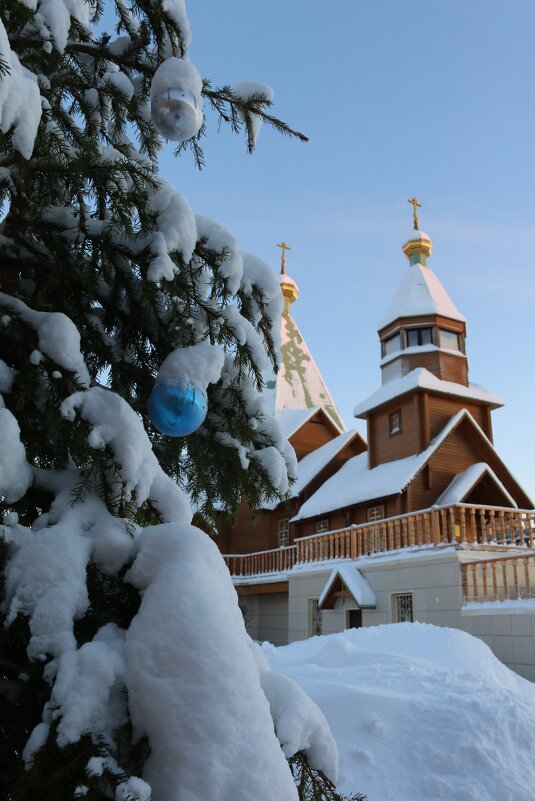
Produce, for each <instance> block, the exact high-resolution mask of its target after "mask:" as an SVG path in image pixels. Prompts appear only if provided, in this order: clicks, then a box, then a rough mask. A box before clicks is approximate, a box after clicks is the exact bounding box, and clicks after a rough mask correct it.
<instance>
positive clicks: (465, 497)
mask: <svg viewBox="0 0 535 801" xmlns="http://www.w3.org/2000/svg"><path fill="white" fill-rule="evenodd" d="M457 503H475V504H479V505H482V506H511V507H514V508H516V507H517V504H516V503H515V500H514V498H513V497H512V495H510V494H509V492H508V491H507V490H506V488H505V487H504V485H503V484H502V482H501V481H500V479H499V478H498V476H497V475H496V473H495V472H494V470H492V468H491V467H489V465H488V464H486V463H485V462H478V463H477V464H473V465H470V467H468V468H467V469H466V470H464V471H463V472H462V473H459V474H458V475H456V476H455V478H454V479H453V481H452V482H451V483H450V484H449V486H448V487H447V488H446V489H445V490H444V492H443V493H442V495H441V496H440V498H439V499H438V501H437V505H438V506H449V505H451V504H457Z"/></svg>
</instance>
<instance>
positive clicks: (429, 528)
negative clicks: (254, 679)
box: [224, 504, 535, 576]
mask: <svg viewBox="0 0 535 801" xmlns="http://www.w3.org/2000/svg"><path fill="white" fill-rule="evenodd" d="M534 536H535V511H533V510H529V511H526V510H522V509H509V508H505V507H498V506H478V505H476V504H457V505H455V506H446V507H440V508H438V507H433V508H431V509H423V510H422V511H419V512H413V513H411V514H405V515H398V516H397V517H390V518H386V519H385V520H378V521H376V522H373V523H363V524H361V525H352V526H349V527H348V528H344V529H339V530H337V531H327V532H323V533H321V534H312V535H311V536H309V537H301V538H300V539H298V540H296V544H295V545H290V546H289V547H286V548H277V549H275V550H271V551H261V552H258V553H251V554H242V555H240V554H238V555H236V554H231V555H225V557H224V558H225V561H226V563H227V565H228V568H229V570H230V572H231V574H232V575H233V576H256V575H262V574H269V573H279V572H285V571H287V570H290V568H292V567H294V566H295V565H299V564H310V563H313V562H323V561H326V560H327V561H328V560H332V559H358V558H359V557H361V556H370V555H372V554H375V553H382V552H385V551H397V550H400V549H403V548H410V547H421V546H438V545H441V544H456V545H468V546H469V545H472V546H473V545H475V544H478V545H480V546H484V547H485V548H488V549H490V550H494V549H498V550H499V549H500V548H503V547H507V548H509V549H511V548H512V549H516V548H521V549H525V548H533V547H534Z"/></svg>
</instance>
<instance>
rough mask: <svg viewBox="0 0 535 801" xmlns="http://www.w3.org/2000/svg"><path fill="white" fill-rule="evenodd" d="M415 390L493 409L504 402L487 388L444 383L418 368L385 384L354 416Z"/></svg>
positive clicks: (367, 399)
mask: <svg viewBox="0 0 535 801" xmlns="http://www.w3.org/2000/svg"><path fill="white" fill-rule="evenodd" d="M415 389H427V390H432V391H434V392H438V393H440V394H443V395H455V396H456V397H458V398H459V397H460V398H467V399H469V400H475V401H483V402H484V403H488V404H489V405H490V406H491V408H493V409H496V408H498V407H499V406H503V401H502V399H501V398H500V397H499V396H498V395H496V394H495V393H494V392H490V391H489V390H488V389H485V387H481V386H479V384H469V385H468V386H467V387H465V386H464V385H463V384H457V383H455V382H454V381H443V380H442V379H441V378H437V377H436V375H433V373H431V372H430V371H429V370H427V369H426V368H425V367H417V368H416V369H414V370H411V371H410V372H409V373H407V375H404V376H403V377H402V378H393V379H391V380H390V381H388V382H387V383H386V384H383V386H382V387H381V388H380V389H378V390H377V392H374V393H373V395H370V397H369V398H366V400H363V401H362V402H361V403H358V404H357V405H356V406H355V408H354V409H353V414H354V416H355V417H365V416H366V414H367V413H368V412H370V411H372V409H377V408H378V407H379V406H382V405H383V404H384V403H388V401H391V400H394V399H395V398H399V397H400V396H401V395H405V394H406V393H407V392H411V391H412V390H415Z"/></svg>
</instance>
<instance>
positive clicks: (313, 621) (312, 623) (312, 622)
mask: <svg viewBox="0 0 535 801" xmlns="http://www.w3.org/2000/svg"><path fill="white" fill-rule="evenodd" d="M318 634H321V609H320V608H319V600H318V598H309V599H308V636H309V637H315V636H317V635H318Z"/></svg>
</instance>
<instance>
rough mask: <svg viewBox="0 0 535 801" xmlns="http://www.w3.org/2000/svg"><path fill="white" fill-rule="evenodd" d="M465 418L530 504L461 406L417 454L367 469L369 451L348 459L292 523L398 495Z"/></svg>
mask: <svg viewBox="0 0 535 801" xmlns="http://www.w3.org/2000/svg"><path fill="white" fill-rule="evenodd" d="M464 420H466V421H467V422H469V424H470V425H471V426H472V427H473V429H474V432H475V434H476V436H478V438H480V441H481V442H482V443H483V445H484V447H485V449H487V450H488V453H489V456H492V457H493V458H494V460H495V461H497V462H498V463H499V464H500V465H501V466H502V467H503V469H504V470H505V471H506V472H507V474H508V475H509V477H510V478H511V480H512V481H513V482H514V483H515V484H516V485H517V487H518V489H519V491H520V492H521V493H522V494H523V495H524V496H525V498H526V499H527V500H528V501H529V504H528V505H529V506H531V507H532V506H533V503H532V502H531V500H530V498H529V496H528V495H527V493H525V491H524V490H523V489H522V487H521V486H520V484H518V482H517V481H516V479H515V478H514V477H513V476H512V475H511V473H510V471H509V470H508V469H507V468H506V467H505V465H504V463H503V462H502V460H501V459H500V457H499V456H498V454H497V453H496V450H495V449H494V446H493V445H492V443H491V442H490V440H489V439H488V438H487V436H486V435H485V433H484V432H483V430H482V429H481V428H480V426H479V425H478V424H477V422H476V421H475V420H474V418H473V417H472V415H471V414H470V412H469V411H468V410H467V409H461V410H460V411H459V412H457V414H455V415H453V417H452V418H451V419H450V420H449V421H448V422H447V423H446V425H445V426H444V428H443V429H442V431H441V432H440V433H439V434H438V435H437V436H436V437H435V438H434V439H433V440H432V441H431V443H430V444H429V446H428V447H427V448H426V449H425V450H424V451H422V452H421V453H419V454H414V455H413V456H407V457H405V458H404V459H397V460H396V461H393V462H385V463H383V464H380V465H377V467H373V468H372V469H371V470H370V469H369V468H368V454H367V453H361V454H359V455H358V456H354V457H353V459H349V460H348V461H347V462H346V463H345V464H344V465H342V467H341V468H340V470H338V472H337V473H335V474H334V476H332V477H331V478H330V479H328V480H327V481H326V482H325V483H324V484H323V485H322V486H321V487H320V488H319V489H318V490H317V492H315V493H314V494H313V495H311V497H310V498H309V499H308V500H307V501H306V502H305V503H304V504H303V505H302V506H301V508H300V510H299V512H298V513H297V514H296V515H295V517H293V518H292V522H298V521H299V520H304V519H306V518H309V517H316V516H318V515H322V514H326V513H328V512H332V511H334V510H336V509H344V508H346V507H348V506H355V505H356V504H359V503H365V502H366V501H372V500H375V499H378V498H387V497H388V496H390V495H398V494H399V493H401V492H403V490H404V489H405V488H406V487H407V485H408V484H410V482H411V481H412V480H413V478H415V476H416V475H417V474H418V473H419V472H420V470H422V468H423V467H424V466H425V465H426V463H427V462H428V461H429V459H430V458H431V456H433V454H434V453H435V452H436V451H437V450H438V448H439V447H440V446H441V445H442V443H443V442H444V440H445V439H446V437H448V436H449V435H450V434H451V433H452V431H454V430H455V429H456V428H457V427H458V426H459V424H460V423H461V422H462V421H464Z"/></svg>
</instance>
